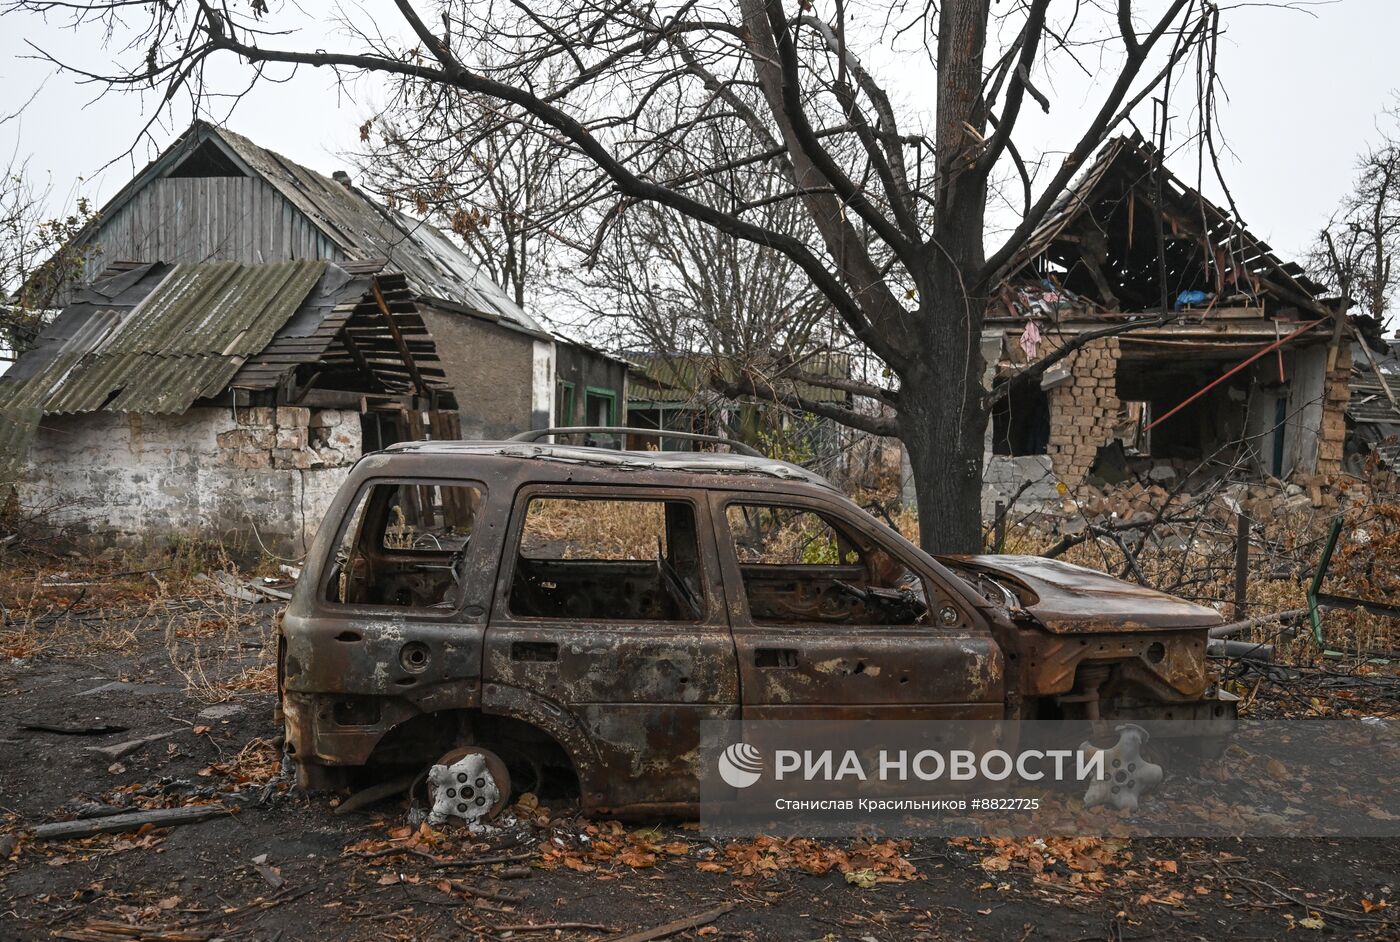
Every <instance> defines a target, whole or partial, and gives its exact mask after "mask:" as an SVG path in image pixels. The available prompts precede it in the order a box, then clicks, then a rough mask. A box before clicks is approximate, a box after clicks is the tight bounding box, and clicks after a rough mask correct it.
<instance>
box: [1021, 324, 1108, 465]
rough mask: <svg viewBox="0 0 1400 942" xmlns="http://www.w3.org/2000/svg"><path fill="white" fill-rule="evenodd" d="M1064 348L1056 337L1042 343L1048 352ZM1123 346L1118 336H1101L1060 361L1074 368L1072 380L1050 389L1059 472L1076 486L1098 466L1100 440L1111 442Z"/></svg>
mask: <svg viewBox="0 0 1400 942" xmlns="http://www.w3.org/2000/svg"><path fill="white" fill-rule="evenodd" d="M1058 348H1059V342H1058V341H1057V340H1056V338H1054V337H1046V338H1045V339H1044V340H1043V341H1042V343H1041V346H1040V351H1039V352H1040V353H1041V355H1042V356H1044V355H1048V354H1050V353H1052V352H1054V351H1055V350H1056V349H1058ZM1118 357H1119V346H1118V338H1117V337H1107V338H1105V339H1103V340H1095V341H1093V342H1092V343H1089V344H1086V345H1085V346H1084V347H1082V348H1080V349H1079V350H1076V351H1075V352H1074V353H1071V354H1070V355H1069V356H1068V357H1067V358H1066V359H1064V360H1062V361H1060V363H1059V364H1057V365H1056V367H1059V366H1062V365H1063V366H1066V367H1068V369H1069V370H1070V376H1071V378H1070V381H1069V382H1067V383H1064V384H1063V385H1060V386H1057V387H1055V388H1054V389H1051V390H1049V392H1048V393H1047V395H1048V396H1049V399H1050V447H1049V448H1048V450H1047V451H1048V454H1049V455H1050V460H1051V461H1052V462H1053V463H1054V467H1055V473H1056V474H1057V475H1058V476H1059V478H1060V480H1061V481H1063V482H1065V484H1067V485H1069V486H1071V487H1073V486H1074V485H1076V484H1080V483H1082V482H1083V480H1084V478H1085V476H1086V475H1087V474H1088V473H1089V469H1090V468H1091V467H1093V464H1094V458H1095V457H1096V456H1097V455H1098V451H1099V446H1101V445H1105V444H1107V443H1108V440H1109V438H1110V437H1111V436H1112V435H1113V429H1114V422H1115V420H1116V419H1117V416H1118V409H1119V401H1118V393H1117V382H1118V381H1117V374H1118Z"/></svg>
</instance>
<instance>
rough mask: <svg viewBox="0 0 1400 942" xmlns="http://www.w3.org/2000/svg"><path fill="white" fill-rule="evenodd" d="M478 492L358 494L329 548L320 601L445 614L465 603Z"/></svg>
mask: <svg viewBox="0 0 1400 942" xmlns="http://www.w3.org/2000/svg"><path fill="white" fill-rule="evenodd" d="M481 493H482V492H481V489H480V488H477V487H473V486H471V485H466V484H433V483H392V484H375V485H373V486H371V487H369V488H367V489H366V490H365V491H363V492H362V493H361V494H360V497H359V498H358V500H357V502H356V506H355V509H354V511H353V513H352V514H351V516H350V522H349V524H348V525H347V526H346V528H345V530H344V532H343V534H342V536H341V540H340V543H339V545H338V546H337V547H336V552H335V558H334V563H333V568H332V571H331V579H330V583H329V585H328V588H327V598H328V600H329V601H332V602H342V603H346V604H353V605H383V606H393V607H401V608H419V609H436V610H443V611H451V610H454V609H456V608H457V607H458V606H459V605H460V604H461V602H462V601H463V598H464V592H465V579H466V572H467V557H468V554H469V550H470V547H471V535H472V528H473V526H474V524H475V521H476V514H477V510H478V509H479V508H480V506H481Z"/></svg>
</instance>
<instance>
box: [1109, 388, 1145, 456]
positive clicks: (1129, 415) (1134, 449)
mask: <svg viewBox="0 0 1400 942" xmlns="http://www.w3.org/2000/svg"><path fill="white" fill-rule="evenodd" d="M1151 424H1152V403H1150V402H1142V401H1132V400H1119V407H1118V416H1117V418H1116V419H1115V420H1114V425H1113V437H1114V438H1115V439H1117V440H1118V441H1119V442H1121V443H1122V445H1123V453H1124V454H1125V455H1128V456H1136V457H1149V456H1151V454H1152V432H1151V430H1149V429H1148V426H1149V425H1151Z"/></svg>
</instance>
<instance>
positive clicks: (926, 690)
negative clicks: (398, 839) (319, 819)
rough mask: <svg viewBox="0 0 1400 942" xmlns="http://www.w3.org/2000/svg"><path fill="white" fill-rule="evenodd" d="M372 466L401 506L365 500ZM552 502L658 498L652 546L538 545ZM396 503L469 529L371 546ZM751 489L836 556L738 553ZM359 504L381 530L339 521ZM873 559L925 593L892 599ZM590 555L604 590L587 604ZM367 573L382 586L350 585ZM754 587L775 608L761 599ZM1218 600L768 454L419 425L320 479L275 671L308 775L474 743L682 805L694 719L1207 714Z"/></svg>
mask: <svg viewBox="0 0 1400 942" xmlns="http://www.w3.org/2000/svg"><path fill="white" fill-rule="evenodd" d="M381 485H382V486H384V487H381ZM386 487H389V488H390V489H389V490H388V491H387V492H388V493H391V494H393V495H394V500H396V501H397V503H393V504H388V503H384V504H382V505H379V506H374V505H373V501H372V500H370V499H369V498H366V497H365V495H369V494H376V495H377V494H380V493H385V492H386V491H385V488H386ZM393 488H398V490H393ZM435 489H436V490H435ZM362 499H364V500H366V501H367V503H366V505H365V509H364V510H363V511H360V512H359V516H358V517H357V516H356V512H357V508H359V507H360V504H359V501H361V500H362ZM550 500H554V501H563V502H567V501H588V500H594V501H619V502H627V501H631V502H636V503H637V504H639V505H641V504H645V505H647V506H648V507H650V508H655V512H656V514H657V517H656V519H657V520H658V521H664V522H663V523H661V524H659V526H662V528H663V531H664V532H662V533H661V534H660V535H659V536H658V538H657V549H656V557H655V559H654V560H652V561H650V562H637V561H629V560H626V559H624V560H621V561H617V562H613V563H604V562H601V561H580V560H571V559H570V558H569V557H568V554H567V553H564V554H562V555H559V554H556V556H555V557H549V556H548V555H547V554H546V555H545V556H541V557H539V558H535V557H534V556H531V555H530V553H532V552H534V550H533V549H530V550H529V551H528V552H527V550H526V549H525V548H524V547H523V541H524V539H525V537H524V536H522V534H523V533H524V532H525V527H526V526H527V523H526V516H527V514H529V513H530V512H532V511H531V509H530V508H532V507H537V506H541V507H543V506H548V504H547V502H548V501H550ZM410 504H417V505H421V506H424V507H431V508H434V512H436V513H439V514H440V515H441V514H446V515H447V516H451V515H452V514H454V513H455V514H456V515H457V516H458V517H459V518H461V519H463V520H469V521H470V526H469V528H463V529H467V531H468V532H467V535H466V536H465V538H457V539H455V540H454V539H453V538H451V537H449V538H445V539H439V538H437V537H434V540H433V541H432V542H430V543H429V544H427V546H426V548H420V547H417V546H415V547H414V548H412V549H411V550H405V549H403V548H401V547H395V546H391V545H390V541H389V537H388V535H387V534H388V533H389V532H390V530H391V529H392V527H393V522H392V521H387V520H385V519H378V520H376V519H375V515H376V514H378V515H379V517H380V518H383V517H385V515H386V514H389V513H390V512H391V511H392V513H393V514H397V515H399V516H402V513H403V509H402V508H403V507H405V506H408V505H410ZM753 508H759V509H760V510H761V511H762V512H763V513H768V514H789V513H790V514H793V515H809V516H810V517H811V518H812V519H818V520H819V521H820V522H821V523H822V524H823V525H825V526H828V527H830V529H831V532H832V533H833V534H834V536H833V538H832V539H831V540H830V541H829V546H835V547H839V549H838V550H836V551H835V552H836V553H837V558H835V559H834V560H831V561H825V562H816V563H809V562H807V561H803V562H802V563H801V564H800V565H797V566H788V565H785V564H774V563H770V562H767V561H764V560H758V561H755V560H754V559H740V555H739V554H740V547H741V544H742V543H743V539H744V538H745V537H744V536H743V535H742V534H740V533H739V532H738V529H737V528H740V527H743V526H747V524H746V523H745V521H747V520H749V519H750V518H749V517H748V516H746V515H747V514H749V513H750V512H751V511H752V510H753ZM366 521H368V522H366ZM376 527H379V528H384V533H385V534H386V535H385V537H384V541H383V543H382V544H381V543H375V544H374V545H368V544H366V545H363V546H359V545H358V543H363V542H364V539H363V537H361V536H358V535H357V533H358V534H363V533H373V532H378V531H377V530H376ZM357 528H358V529H357ZM376 539H378V538H376ZM357 541H358V543H357ZM347 545H348V546H350V547H351V549H350V550H349V551H347V550H346V549H345V547H346V546H347ZM744 552H746V553H747V552H749V551H748V550H747V549H745V550H744ZM680 564H684V567H685V569H686V574H685V575H684V576H678V575H677V572H676V570H677V569H678V567H679V566H680ZM877 565H878V566H883V567H886V568H892V569H894V570H897V571H898V578H899V579H900V580H901V582H900V585H901V586H903V588H901V589H900V590H899V598H904V599H909V598H917V603H912V602H911V603H909V604H911V605H915V604H916V605H917V606H922V613H921V614H918V615H917V617H916V618H911V617H910V616H909V615H908V614H907V613H905V614H900V612H901V611H902V610H901V609H899V607H898V599H896V600H895V602H894V603H891V602H890V598H891V597H893V596H894V595H895V593H892V592H890V591H888V590H885V589H882V588H881V587H880V586H878V585H876V580H875V579H874V577H873V576H872V575H871V572H873V570H874V568H875V567H876V566H877ZM588 566H593V567H594V568H593V569H589V568H587V567H588ZM600 567H601V568H600ZM648 567H651V568H648ZM653 570H654V571H653ZM595 572H601V573H606V574H610V575H608V577H607V578H608V579H612V580H615V581H616V583H617V585H618V586H620V587H621V588H619V589H617V590H616V592H615V593H614V594H615V595H616V597H609V598H608V599H606V600H604V601H605V602H606V605H604V603H603V602H598V601H597V600H596V599H593V600H591V596H590V592H591V591H592V589H591V588H589V587H588V581H589V579H592V577H591V576H590V574H591V573H595ZM814 574H815V575H814ZM373 579H380V580H381V581H382V582H383V583H384V584H385V585H388V586H389V589H382V590H380V591H381V594H382V593H383V592H391V593H393V594H394V599H393V600H392V604H390V600H387V599H386V598H383V597H381V598H378V599H375V598H374V597H373V595H374V593H373V591H370V590H366V591H364V592H363V593H361V594H360V595H358V596H356V595H355V592H356V591H357V590H354V589H347V588H346V587H347V586H350V585H351V584H352V583H355V584H359V583H363V582H366V581H367V580H369V581H372V580H373ZM653 579H654V580H656V581H654V582H650V581H648V580H653ZM571 580H573V581H571ZM803 580H806V581H805V582H804V581H803ZM592 581H593V582H595V583H596V582H598V581H599V580H598V579H592ZM643 583H645V585H647V586H660V587H661V588H659V589H646V590H645V591H644V589H645V586H643ZM639 586H643V588H638V587H639ZM833 587H835V588H833ZM602 591H603V590H601V589H599V590H598V592H600V593H601V592H602ZM513 593H514V594H513ZM784 593H786V594H784ZM661 596H665V597H664V598H663V597H661ZM837 596H840V598H837ZM404 599H409V600H410V601H411V602H412V604H403V600H404ZM595 603H596V604H595ZM891 604H893V605H894V606H895V607H894V608H893V609H890V608H887V607H886V606H888V605H891ZM608 605H611V606H613V608H612V609H608V608H607V607H606V606H608ZM618 605H627V606H631V608H629V609H628V611H626V612H625V614H626V616H627V617H612V616H613V615H616V613H617V609H616V606H618ZM751 605H759V606H760V607H763V606H775V605H776V606H787V607H788V608H790V609H791V610H792V611H793V612H795V613H796V614H795V615H792V616H791V618H790V619H789V622H790V623H782V624H774V623H772V621H771V619H770V620H768V621H765V620H764V619H760V618H757V617H755V613H754V612H753V611H751V610H750V607H751ZM589 606H593V607H592V608H591V609H590V607H589ZM600 606H601V607H600ZM599 612H604V613H605V614H604V615H599V614H598V613H599ZM891 612H894V614H891ZM579 613H582V617H579ZM1218 622H1219V617H1218V616H1217V615H1216V614H1215V613H1214V612H1213V611H1211V610H1210V609H1205V608H1201V607H1199V606H1194V605H1190V604H1189V603H1185V602H1182V601H1180V600H1177V599H1172V598H1170V597H1168V596H1164V595H1161V594H1158V593H1155V592H1151V591H1149V590H1146V589H1142V588H1139V587H1134V586H1127V585H1125V584H1124V583H1121V582H1118V581H1116V580H1112V579H1110V578H1109V577H1106V576H1104V575H1102V574H1100V573H1093V572H1091V571H1089V570H1083V569H1079V568H1078V567H1072V566H1066V565H1064V564H1060V563H1052V562H1050V561H1048V560H1038V559H1026V558H1020V557H949V558H944V559H935V558H932V557H930V556H928V555H927V554H925V553H923V552H922V551H921V550H919V549H918V548H917V547H915V546H914V545H913V544H911V543H910V542H909V541H908V540H906V539H904V538H903V537H902V536H900V535H899V534H898V533H896V532H895V531H894V530H892V529H891V528H889V527H887V526H885V525H883V524H881V523H879V522H877V521H876V520H875V519H874V518H872V517H870V516H869V515H868V514H866V513H865V512H864V511H862V510H861V509H860V508H859V507H857V506H856V505H855V504H854V503H853V502H851V501H850V500H848V499H847V498H845V497H844V496H842V495H841V494H840V493H838V492H837V491H836V490H835V489H834V488H832V487H831V486H830V485H829V484H827V483H826V482H824V481H823V480H822V479H820V478H818V477H816V476H815V475H812V474H810V473H809V472H806V471H804V470H802V469H800V468H796V467H793V466H791V465H786V464H783V463H781V462H776V461H772V460H770V459H766V458H761V457H759V458H755V457H752V456H744V455H721V454H714V453H706V454H702V453H691V452H680V453H677V452H663V453H652V452H647V453H627V452H622V453H619V452H614V451H607V450H602V449H589V448H572V447H567V446H558V445H536V444H526V443H517V442H494V443H493V442H475V443H468V442H444V443H413V444H411V445H405V446H398V447H396V448H394V449H392V450H390V451H388V452H383V453H378V454H373V455H369V456H366V457H365V458H363V459H362V460H361V461H360V462H359V464H357V465H356V467H355V468H354V469H353V470H352V472H351V474H350V476H349V478H348V480H347V481H346V482H345V484H344V485H343V487H342V488H341V490H340V492H339V494H338V495H337V496H336V498H335V500H334V502H333V503H332V505H331V507H330V509H329V511H328V514H327V517H326V522H325V524H324V525H323V526H322V528H321V530H320V532H319V534H318V536H317V538H316V541H315V543H314V545H313V547H312V550H311V552H310V554H309V555H308V558H307V564H306V567H305V570H304V572H303V576H302V578H301V580H300V582H299V583H298V586H297V589H296V591H295V593H294V596H293V599H292V601H291V602H290V604H289V607H288V609H287V611H286V613H285V615H284V617H283V619H282V621H281V624H280V629H279V658H278V662H279V687H280V691H281V705H282V710H283V715H284V719H285V727H286V741H287V751H288V753H289V755H290V756H291V758H292V759H293V760H294V762H295V764H296V767H297V770H298V779H299V782H300V784H301V785H302V786H304V787H308V788H313V789H320V788H329V787H336V786H339V785H342V784H345V783H346V782H347V777H348V775H349V774H350V773H352V772H354V770H356V769H359V768H361V767H365V766H386V767H393V766H401V767H403V768H406V769H407V768H415V767H416V768H423V767H426V765H427V764H429V763H431V762H433V761H434V760H436V759H437V758H438V757H440V756H443V755H444V754H453V755H455V754H456V753H453V752H452V750H460V749H463V748H464V747H466V748H470V747H478V746H479V747H482V748H489V752H488V753H487V754H488V755H491V756H493V757H494V756H499V757H500V758H501V760H503V761H504V762H505V764H506V765H507V766H509V767H510V775H511V777H512V779H513V780H514V781H515V782H516V784H517V787H518V788H520V789H526V788H530V787H534V786H538V785H540V784H542V783H544V782H546V781H547V780H551V779H552V778H553V777H556V776H559V777H563V778H566V779H567V778H572V779H573V780H575V781H576V784H577V789H578V794H579V797H580V800H581V803H582V805H583V807H584V809H585V810H586V811H590V812H608V813H617V814H648V813H676V814H691V813H693V812H694V810H695V807H696V802H697V800H698V784H697V781H698V780H697V772H696V767H695V761H696V752H697V749H698V747H699V735H700V732H699V731H700V724H701V723H702V722H703V721H705V720H736V719H762V718H772V717H785V718H808V717H810V718H841V719H850V718H897V719H929V720H934V719H970V718H972V719H997V718H1002V717H1012V718H1051V717H1073V718H1089V719H1098V718H1103V719H1154V718H1176V719H1191V720H1195V721H1196V728H1198V729H1199V730H1200V731H1201V733H1202V734H1204V735H1216V734H1219V733H1222V732H1224V731H1226V730H1228V728H1229V724H1230V722H1231V721H1232V720H1233V715H1234V710H1233V705H1232V704H1230V703H1229V702H1228V701H1226V700H1222V699H1220V698H1218V697H1216V696H1214V695H1212V694H1211V693H1210V691H1209V690H1208V686H1209V679H1208V677H1207V673H1206V670H1205V642H1206V634H1207V631H1208V629H1209V628H1210V627H1211V626H1212V625H1214V624H1217V623H1218ZM454 768H455V766H454ZM462 777H463V779H464V780H465V777H466V776H462ZM466 790H467V791H470V788H467V789H466ZM464 793H465V792H464Z"/></svg>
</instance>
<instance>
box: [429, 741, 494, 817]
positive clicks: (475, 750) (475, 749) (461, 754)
mask: <svg viewBox="0 0 1400 942" xmlns="http://www.w3.org/2000/svg"><path fill="white" fill-rule="evenodd" d="M470 755H478V756H481V758H482V759H484V760H485V762H486V771H487V772H489V773H491V778H492V779H493V780H494V782H495V785H496V788H497V789H498V790H499V792H500V795H499V797H497V799H496V801H495V802H494V803H493V804H492V805H491V807H490V808H489V809H488V810H487V811H486V812H485V813H484V814H483V815H482V816H481V817H480V818H479V819H478V820H481V821H490V820H491V819H493V818H495V817H496V816H497V815H498V814H500V813H501V811H502V810H503V809H504V808H505V807H506V805H508V804H510V772H508V771H507V770H506V764H505V762H503V761H502V760H501V757H500V756H498V755H496V754H495V753H494V752H492V751H491V750H490V749H483V748H482V747H480V746H463V747H461V748H459V749H453V750H452V751H451V752H448V753H446V754H445V755H443V756H442V757H441V758H440V759H438V760H437V761H436V762H434V763H433V765H445V766H453V765H456V764H457V763H458V762H461V761H462V760H463V759H465V758H466V757H467V756H470ZM458 784H459V785H461V786H465V787H467V788H475V787H477V785H476V783H475V782H461V783H458ZM436 801H437V789H436V788H435V787H434V786H433V784H432V783H431V782H429V784H428V802H429V804H432V803H434V802H436Z"/></svg>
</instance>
